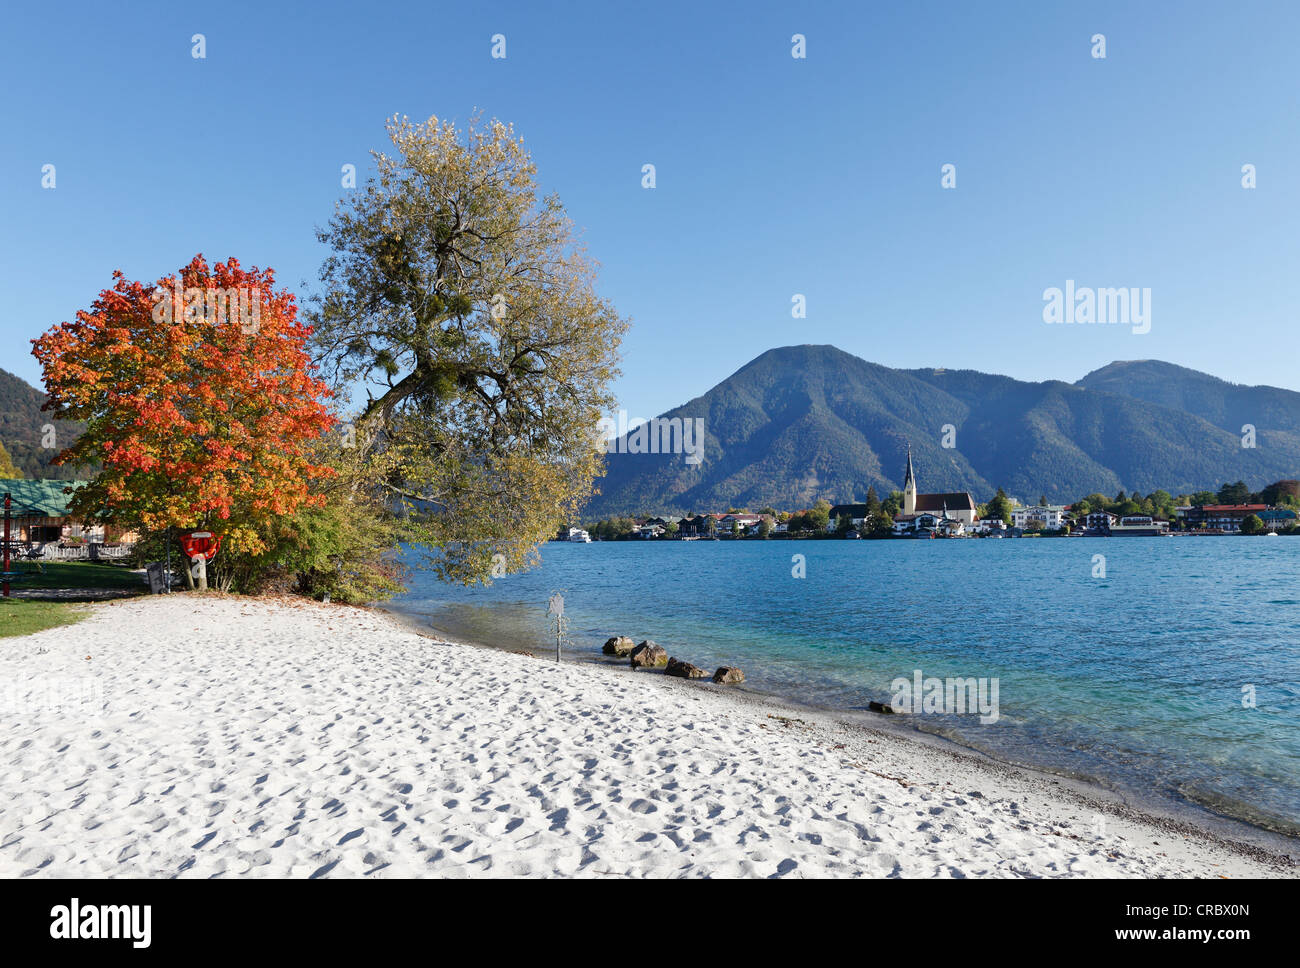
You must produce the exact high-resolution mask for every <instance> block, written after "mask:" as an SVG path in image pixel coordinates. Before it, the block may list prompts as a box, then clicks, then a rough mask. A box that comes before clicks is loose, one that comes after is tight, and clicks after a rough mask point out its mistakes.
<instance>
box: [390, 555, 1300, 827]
mask: <svg viewBox="0 0 1300 968" xmlns="http://www.w3.org/2000/svg"><path fill="white" fill-rule="evenodd" d="M794 555H803V556H804V568H805V577H803V578H796V577H793V575H792V569H793V568H794V564H793V563H792V556H794ZM1095 555H1104V556H1105V563H1104V565H1105V577H1094V572H1095V571H1097V570H1098V568H1097V562H1096V561H1095V560H1094V556H1095ZM542 557H543V562H542V564H541V566H539V567H538V568H536V569H534V570H533V571H530V572H528V573H526V574H521V575H512V576H508V577H506V578H502V579H499V580H498V581H497V582H496V583H495V584H494V585H493V586H491V587H488V588H475V589H465V588H459V587H453V586H448V585H443V584H440V583H438V582H436V581H435V580H433V579H432V577H431V576H429V575H428V573H427V572H423V573H416V575H415V576H414V578H413V584H412V587H411V591H410V593H408V594H407V595H405V596H403V597H402V598H401V599H399V600H398V601H397V602H395V603H394V607H395V608H397V609H400V610H401V611H404V612H406V613H408V614H413V615H416V616H419V618H420V620H421V621H427V623H428V624H431V625H433V626H435V627H436V628H439V629H442V630H444V631H446V632H448V633H449V634H452V635H456V636H462V637H465V638H468V639H471V640H477V641H481V642H491V643H493V644H497V645H502V646H506V647H510V648H527V649H529V650H530V651H533V652H538V653H540V652H544V651H546V650H547V649H553V648H554V636H553V635H548V633H547V631H546V629H547V620H546V615H545V612H546V602H547V599H548V597H549V596H550V594H551V593H552V592H553V591H556V590H563V592H564V596H565V603H566V606H565V607H566V614H567V616H568V618H569V620H570V627H569V632H568V635H569V641H568V643H567V644H566V648H567V649H568V650H569V651H570V653H577V654H583V655H595V654H597V653H599V650H600V646H601V644H602V643H603V642H604V640H605V639H606V638H607V637H609V636H610V635H615V634H625V635H630V636H632V637H634V638H635V639H636V640H637V641H640V640H641V639H643V638H651V639H654V640H655V641H657V642H658V643H659V644H661V645H662V646H664V648H666V649H667V650H668V653H669V654H670V655H675V656H680V657H682V658H685V659H687V660H689V661H691V662H694V663H695V664H696V665H698V666H701V667H706V668H708V669H710V670H712V669H713V668H714V667H716V666H718V665H723V664H732V665H739V666H740V667H741V668H743V669H744V670H745V674H746V685H747V686H748V687H753V688H755V689H758V690H762V691H765V692H770V693H774V694H777V695H780V696H783V697H786V698H789V699H792V700H795V701H799V702H804V703H809V704H812V705H816V706H821V707H828V708H831V709H839V710H859V709H861V708H862V707H865V706H866V704H867V702H868V701H869V700H873V699H875V700H881V701H886V702H887V701H889V699H890V696H891V688H890V686H891V682H892V681H893V680H894V679H895V678H897V677H904V678H908V679H911V678H912V676H913V672H914V670H916V669H920V670H921V671H922V672H923V674H924V675H925V676H927V677H929V676H934V677H940V678H946V677H949V676H955V677H973V678H980V677H986V678H994V677H996V678H997V679H998V683H999V689H998V698H999V707H1000V709H999V712H1000V718H999V720H998V722H996V723H993V724H989V725H982V724H981V723H980V722H979V721H978V719H977V717H976V716H974V715H965V716H959V715H922V716H909V717H906V719H907V720H908V722H909V724H910V725H915V726H917V727H919V728H922V729H926V730H928V731H932V732H936V733H939V734H942V735H944V736H947V737H948V738H950V739H954V740H956V741H958V742H961V743H964V744H966V745H969V746H973V747H975V748H978V749H982V750H985V751H987V752H989V753H991V754H993V755H996V756H999V757H1001V758H1005V759H1009V760H1012V761H1015V762H1022V763H1027V764H1031V765H1036V766H1041V767H1046V768H1048V769H1053V770H1058V771H1063V772H1068V773H1070V774H1073V775H1079V776H1083V777H1086V778H1089V779H1091V780H1094V781H1096V782H1100V783H1102V784H1104V785H1108V786H1112V787H1118V788H1122V789H1127V790H1130V791H1135V792H1147V793H1151V794H1154V795H1157V796H1159V797H1162V798H1172V799H1174V800H1181V801H1185V802H1191V803H1194V804H1197V805H1199V806H1202V807H1207V808H1209V809H1211V810H1214V811H1216V812H1218V813H1222V814H1226V815H1228V816H1233V817H1237V818H1241V819H1245V820H1249V821H1251V822H1253V823H1257V824H1259V825H1261V826H1264V827H1268V828H1271V829H1275V830H1281V831H1285V832H1288V833H1292V834H1295V833H1297V832H1298V831H1300V540H1297V539H1293V538H1286V537H1279V538H1263V537H1260V538H1231V537H1229V538H1163V539H1155V538H1152V539H1143V538H1110V539H1102V538H1098V539H1093V538H1067V539H1020V540H1001V541H999V540H965V541H835V540H830V541H740V542H738V541H691V542H683V541H671V542H635V541H632V542H599V543H593V544H585V545H580V544H562V543H550V544H547V545H545V546H544V547H543V549H542ZM413 563H414V562H413ZM1247 687H1253V690H1254V701H1255V706H1254V708H1247V707H1245V706H1243V690H1244V689H1245V688H1247ZM702 688H711V687H702ZM903 718H904V717H894V718H893V720H894V722H898V721H900V720H902V719H903Z"/></svg>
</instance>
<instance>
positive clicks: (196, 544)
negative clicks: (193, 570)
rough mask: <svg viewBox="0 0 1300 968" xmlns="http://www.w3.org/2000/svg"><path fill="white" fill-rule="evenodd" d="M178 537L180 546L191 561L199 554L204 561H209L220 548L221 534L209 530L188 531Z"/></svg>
mask: <svg viewBox="0 0 1300 968" xmlns="http://www.w3.org/2000/svg"><path fill="white" fill-rule="evenodd" d="M180 537H181V547H182V548H184V549H185V554H186V556H187V557H188V558H189V559H190V560H191V561H193V560H194V559H195V558H196V557H198V556H199V555H202V556H203V559H204V561H211V560H212V559H213V558H215V557H216V556H217V551H218V550H219V549H220V548H221V535H219V534H213V533H212V532H211V531H189V532H186V533H185V534H183V535H181V536H180Z"/></svg>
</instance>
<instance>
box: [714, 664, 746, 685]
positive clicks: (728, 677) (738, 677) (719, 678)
mask: <svg viewBox="0 0 1300 968" xmlns="http://www.w3.org/2000/svg"><path fill="white" fill-rule="evenodd" d="M713 681H714V682H720V683H722V684H723V685H730V684H731V683H736V682H744V681H745V673H744V672H742V671H741V670H739V669H737V668H736V667H735V666H723V667H722V668H720V669H719V670H718V671H717V672H715V673H714V674H713Z"/></svg>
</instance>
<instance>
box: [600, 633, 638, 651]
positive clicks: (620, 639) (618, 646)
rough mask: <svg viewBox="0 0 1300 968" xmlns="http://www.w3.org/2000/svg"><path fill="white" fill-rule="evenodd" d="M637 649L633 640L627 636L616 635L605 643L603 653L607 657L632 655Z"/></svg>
mask: <svg viewBox="0 0 1300 968" xmlns="http://www.w3.org/2000/svg"><path fill="white" fill-rule="evenodd" d="M635 648H636V643H635V642H634V641H632V639H630V638H628V637H627V636H626V635H616V636H614V637H613V638H612V639H607V640H606V641H605V647H604V648H603V649H601V651H602V652H604V653H605V654H606V655H631V653H632V650H633V649H635Z"/></svg>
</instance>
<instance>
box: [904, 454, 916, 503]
mask: <svg viewBox="0 0 1300 968" xmlns="http://www.w3.org/2000/svg"><path fill="white" fill-rule="evenodd" d="M903 513H904V514H915V513H916V474H915V473H913V472H912V445H911V443H909V444H908V445H907V474H906V475H905V476H904V477H903Z"/></svg>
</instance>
